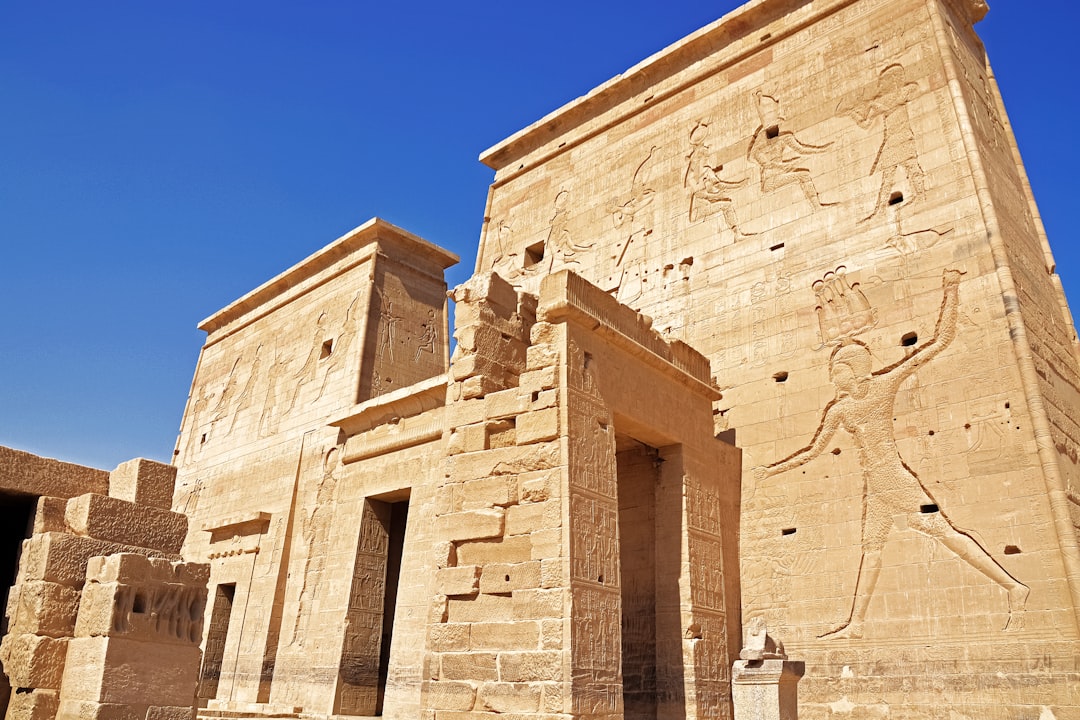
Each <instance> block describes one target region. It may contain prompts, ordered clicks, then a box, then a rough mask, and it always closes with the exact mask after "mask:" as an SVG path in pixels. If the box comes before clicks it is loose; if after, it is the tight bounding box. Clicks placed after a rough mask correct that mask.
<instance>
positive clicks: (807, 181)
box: [746, 90, 836, 209]
mask: <svg viewBox="0 0 1080 720" xmlns="http://www.w3.org/2000/svg"><path fill="white" fill-rule="evenodd" d="M754 99H755V100H756V103H757V113H758V119H759V120H760V121H761V124H760V125H758V126H757V129H756V130H754V134H753V135H752V136H751V137H750V145H749V147H748V148H747V150H746V157H747V159H748V160H751V161H752V162H754V163H755V164H756V165H757V166H758V168H759V172H760V174H761V192H763V193H767V192H772V191H773V190H778V189H780V188H782V187H785V186H787V185H791V184H797V185H798V186H799V188H800V189H801V190H802V193H803V195H804V196H806V199H807V200H809V201H810V204H811V205H813V206H814V208H815V209H816V208H818V207H827V206H829V205H836V203H826V202H822V201H821V198H820V197H819V195H818V191H817V187H815V185H814V179H813V177H812V176H811V174H810V168H807V167H802V166H800V165H799V163H801V162H802V161H803V159H804V158H805V156H806V155H810V154H815V153H821V152H824V151H825V150H826V149H827V148H828V147H829V146H830V145H832V143H826V144H824V145H811V144H810V143H805V142H802V141H801V140H799V138H797V137H796V136H795V133H793V132H791V131H790V130H781V129H780V123H782V122H783V121H784V116H783V115H782V114H781V112H780V101H779V100H777V99H776V98H774V97H772V96H771V95H765V94H764V93H762V92H761V91H760V90H757V91H755V92H754Z"/></svg>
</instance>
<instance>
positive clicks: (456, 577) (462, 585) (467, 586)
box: [435, 565, 480, 597]
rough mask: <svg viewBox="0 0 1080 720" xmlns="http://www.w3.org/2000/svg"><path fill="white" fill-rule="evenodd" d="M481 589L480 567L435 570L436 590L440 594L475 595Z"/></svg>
mask: <svg viewBox="0 0 1080 720" xmlns="http://www.w3.org/2000/svg"><path fill="white" fill-rule="evenodd" d="M479 590H480V567H479V566H478V565H464V566H462V567H451V568H443V569H442V570H436V571H435V591H436V592H437V593H439V594H440V595H446V596H448V597H449V596H455V595H475V594H476V593H477V592H479Z"/></svg>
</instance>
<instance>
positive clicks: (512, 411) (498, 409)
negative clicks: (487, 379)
mask: <svg viewBox="0 0 1080 720" xmlns="http://www.w3.org/2000/svg"><path fill="white" fill-rule="evenodd" d="M484 402H486V403H487V416H488V418H489V419H491V420H500V419H503V418H508V417H513V416H515V415H520V414H521V413H523V412H525V411H526V410H528V409H529V395H528V394H525V395H522V394H521V391H520V390H519V389H517V388H510V389H509V390H500V391H499V392H496V393H491V394H490V395H488V396H487V397H486V398H485V399H484Z"/></svg>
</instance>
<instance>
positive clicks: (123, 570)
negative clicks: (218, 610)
mask: <svg viewBox="0 0 1080 720" xmlns="http://www.w3.org/2000/svg"><path fill="white" fill-rule="evenodd" d="M86 579H87V580H90V581H94V582H103V583H106V582H121V583H128V584H133V583H146V582H161V583H182V584H185V585H206V584H207V583H208V582H210V566H209V565H208V564H205V563H189V562H181V561H177V560H171V559H169V558H164V557H153V556H148V555H143V554H140V553H131V552H120V553H114V554H111V555H107V556H99V557H93V558H90V560H89V561H87V564H86Z"/></svg>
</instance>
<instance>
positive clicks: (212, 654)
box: [198, 583, 236, 700]
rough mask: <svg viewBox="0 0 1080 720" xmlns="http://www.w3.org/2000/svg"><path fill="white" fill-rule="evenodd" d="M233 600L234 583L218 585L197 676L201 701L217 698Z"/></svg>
mask: <svg viewBox="0 0 1080 720" xmlns="http://www.w3.org/2000/svg"><path fill="white" fill-rule="evenodd" d="M235 598H236V584H235V583H230V584H228V585H225V584H222V585H218V586H217V588H216V589H215V590H214V609H213V611H212V612H211V614H210V627H209V628H207V631H206V650H205V651H204V652H203V666H202V672H201V673H200V674H199V693H198V696H199V698H200V699H201V700H212V699H214V698H216V697H217V692H218V682H219V681H220V680H221V663H222V662H223V661H224V659H225V643H226V641H227V639H228V635H229V622H230V621H231V620H232V611H233V600H234V599H235Z"/></svg>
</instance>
